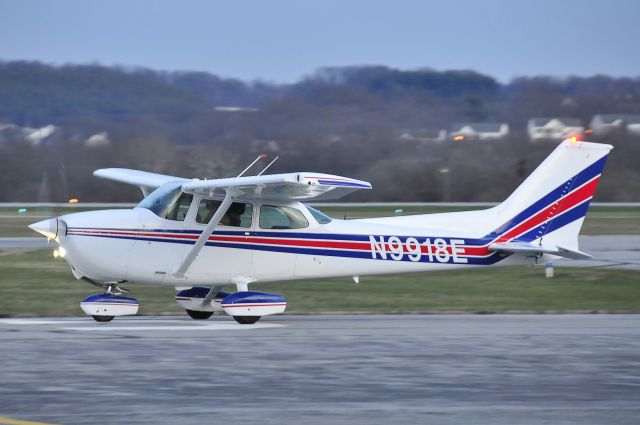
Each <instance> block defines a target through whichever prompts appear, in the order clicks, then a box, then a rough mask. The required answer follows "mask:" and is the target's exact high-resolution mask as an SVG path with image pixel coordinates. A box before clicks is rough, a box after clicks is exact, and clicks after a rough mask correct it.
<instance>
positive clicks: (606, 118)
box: [591, 114, 640, 136]
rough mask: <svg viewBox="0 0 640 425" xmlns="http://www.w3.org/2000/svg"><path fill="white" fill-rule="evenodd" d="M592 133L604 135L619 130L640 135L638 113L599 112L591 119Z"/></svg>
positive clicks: (639, 116) (639, 117)
mask: <svg viewBox="0 0 640 425" xmlns="http://www.w3.org/2000/svg"><path fill="white" fill-rule="evenodd" d="M591 130H592V131H593V134H595V135H598V136H605V135H609V134H613V133H617V132H620V131H626V132H627V133H629V134H632V135H640V115H630V114H600V115H594V116H593V119H592V120H591Z"/></svg>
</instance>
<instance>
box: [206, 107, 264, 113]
mask: <svg viewBox="0 0 640 425" xmlns="http://www.w3.org/2000/svg"><path fill="white" fill-rule="evenodd" d="M214 110H215V111H216V112H258V111H259V110H260V109H258V108H245V107H243V106H216V107H215V108H214Z"/></svg>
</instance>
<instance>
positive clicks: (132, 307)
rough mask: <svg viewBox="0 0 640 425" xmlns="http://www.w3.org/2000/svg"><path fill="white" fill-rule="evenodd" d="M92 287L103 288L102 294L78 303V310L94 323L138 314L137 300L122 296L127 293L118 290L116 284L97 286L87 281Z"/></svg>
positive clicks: (124, 290)
mask: <svg viewBox="0 0 640 425" xmlns="http://www.w3.org/2000/svg"><path fill="white" fill-rule="evenodd" d="M85 280H86V279H85ZM89 283H91V284H92V285H94V286H100V287H102V288H104V291H105V292H104V293H101V294H93V295H90V296H88V297H87V298H85V299H84V300H82V302H80V308H82V311H84V312H85V313H86V314H87V315H89V316H91V317H93V319H94V320H95V321H96V322H101V323H104V322H110V321H111V320H113V318H114V317H116V316H131V315H135V314H136V313H138V307H139V304H138V300H137V299H135V298H131V297H125V296H122V294H124V293H127V292H129V291H128V290H127V289H124V288H120V287H119V286H118V284H117V283H109V284H105V285H102V284H99V283H98V282H94V281H89Z"/></svg>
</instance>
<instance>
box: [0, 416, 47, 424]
mask: <svg viewBox="0 0 640 425" xmlns="http://www.w3.org/2000/svg"><path fill="white" fill-rule="evenodd" d="M0 424H2V425H54V424H52V423H49V422H34V421H24V420H21V419H12V418H5V417H2V416H0Z"/></svg>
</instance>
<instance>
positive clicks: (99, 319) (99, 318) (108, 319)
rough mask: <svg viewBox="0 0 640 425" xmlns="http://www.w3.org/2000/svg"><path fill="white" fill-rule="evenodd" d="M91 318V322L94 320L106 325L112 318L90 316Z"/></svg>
mask: <svg viewBox="0 0 640 425" xmlns="http://www.w3.org/2000/svg"><path fill="white" fill-rule="evenodd" d="M91 317H93V320H95V321H96V322H102V323H106V322H110V321H112V320H113V317H114V316H91Z"/></svg>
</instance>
